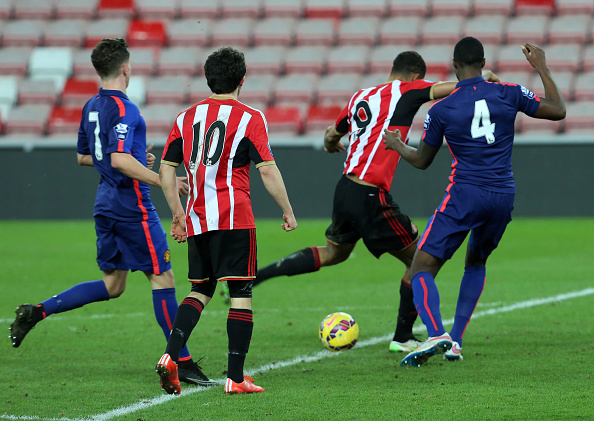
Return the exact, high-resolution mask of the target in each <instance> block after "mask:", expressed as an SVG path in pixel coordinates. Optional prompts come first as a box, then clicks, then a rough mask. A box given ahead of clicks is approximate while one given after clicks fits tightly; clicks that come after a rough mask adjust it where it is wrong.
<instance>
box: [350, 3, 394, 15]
mask: <svg viewBox="0 0 594 421" xmlns="http://www.w3.org/2000/svg"><path fill="white" fill-rule="evenodd" d="M346 7H347V14H348V15H349V17H351V18H354V17H357V18H359V17H365V16H371V17H377V18H383V17H384V16H386V15H387V13H388V1H387V0H347V6H346Z"/></svg>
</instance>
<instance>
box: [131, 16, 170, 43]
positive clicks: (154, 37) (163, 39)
mask: <svg viewBox="0 0 594 421" xmlns="http://www.w3.org/2000/svg"><path fill="white" fill-rule="evenodd" d="M126 40H127V41H128V45H129V46H130V47H152V48H160V47H163V46H164V45H165V44H166V43H167V34H166V32H165V25H164V24H163V22H162V21H158V20H133V21H131V22H130V26H129V27H128V35H127V37H126Z"/></svg>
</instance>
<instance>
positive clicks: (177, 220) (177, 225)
mask: <svg viewBox="0 0 594 421" xmlns="http://www.w3.org/2000/svg"><path fill="white" fill-rule="evenodd" d="M170 233H171V236H172V237H173V238H174V239H175V240H176V241H177V242H178V243H184V242H185V241H186V240H187V239H188V233H187V231H186V215H183V214H181V215H174V216H173V221H172V222H171V232H170Z"/></svg>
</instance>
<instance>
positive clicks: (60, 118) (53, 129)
mask: <svg viewBox="0 0 594 421" xmlns="http://www.w3.org/2000/svg"><path fill="white" fill-rule="evenodd" d="M81 118H82V108H81V107H62V106H56V107H54V108H53V109H52V111H51V114H50V116H49V134H50V135H53V134H58V133H68V134H75V133H77V132H78V128H79V126H80V120H81Z"/></svg>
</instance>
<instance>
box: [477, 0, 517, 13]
mask: <svg viewBox="0 0 594 421" xmlns="http://www.w3.org/2000/svg"><path fill="white" fill-rule="evenodd" d="M513 11H514V0H480V1H475V2H474V13H475V15H476V16H484V15H487V16H494V15H502V16H511V15H512V13H513Z"/></svg>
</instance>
